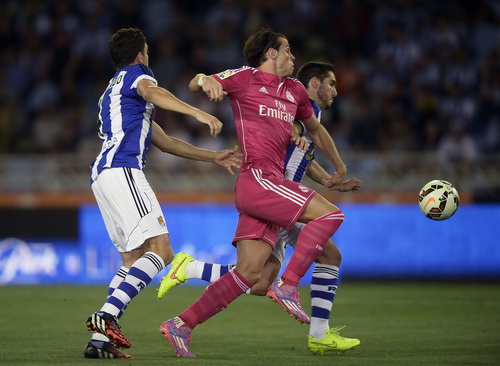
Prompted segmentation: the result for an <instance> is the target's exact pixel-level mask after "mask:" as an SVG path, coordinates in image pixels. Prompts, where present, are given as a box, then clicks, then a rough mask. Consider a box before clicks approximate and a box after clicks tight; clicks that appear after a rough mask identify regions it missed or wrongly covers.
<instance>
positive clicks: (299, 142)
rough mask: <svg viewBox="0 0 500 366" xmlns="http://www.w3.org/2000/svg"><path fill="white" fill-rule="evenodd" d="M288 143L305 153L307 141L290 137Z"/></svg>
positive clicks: (298, 137) (297, 137)
mask: <svg viewBox="0 0 500 366" xmlns="http://www.w3.org/2000/svg"><path fill="white" fill-rule="evenodd" d="M290 143H291V144H295V146H297V148H299V149H300V150H301V151H304V152H306V151H307V148H308V146H309V144H308V143H307V141H306V140H304V139H303V138H302V137H300V136H292V137H290Z"/></svg>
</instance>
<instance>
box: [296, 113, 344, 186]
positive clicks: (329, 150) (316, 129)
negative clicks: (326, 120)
mask: <svg viewBox="0 0 500 366" xmlns="http://www.w3.org/2000/svg"><path fill="white" fill-rule="evenodd" d="M303 122H304V124H305V126H306V128H307V131H308V132H309V136H310V137H311V139H312V140H313V142H314V143H315V144H316V145H317V146H318V147H319V148H320V149H321V150H322V151H323V153H324V154H325V155H326V157H327V158H328V159H329V160H330V161H331V162H332V164H333V166H334V167H335V173H334V174H333V175H332V177H331V178H330V182H331V184H332V187H335V186H336V185H337V184H341V183H342V182H343V181H344V179H345V176H346V172H347V168H346V165H345V164H344V162H343V161H342V158H341V157H340V154H339V152H338V150H337V147H336V146H335V143H334V142H333V140H332V137H331V136H330V134H329V133H328V131H327V130H326V128H325V127H324V126H323V125H322V124H320V123H319V122H318V120H317V119H316V117H315V116H314V115H312V116H311V117H310V118H308V119H304V120H303Z"/></svg>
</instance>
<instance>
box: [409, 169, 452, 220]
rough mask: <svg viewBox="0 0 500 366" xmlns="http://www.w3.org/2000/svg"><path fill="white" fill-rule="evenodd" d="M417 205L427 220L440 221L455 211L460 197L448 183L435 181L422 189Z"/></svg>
mask: <svg viewBox="0 0 500 366" xmlns="http://www.w3.org/2000/svg"><path fill="white" fill-rule="evenodd" d="M418 204H419V206H420V209H421V210H422V212H423V213H424V215H425V216H427V217H428V218H429V219H432V220H438V221H442V220H446V219H449V218H450V217H452V216H453V214H454V213H455V212H456V211H457V209H458V205H459V204H460V197H459V196H458V192H457V190H456V189H455V187H453V185H452V184H451V183H450V182H447V181H445V180H441V179H436V180H431V181H430V182H428V183H427V184H426V185H424V186H423V187H422V189H421V190H420V194H419V199H418Z"/></svg>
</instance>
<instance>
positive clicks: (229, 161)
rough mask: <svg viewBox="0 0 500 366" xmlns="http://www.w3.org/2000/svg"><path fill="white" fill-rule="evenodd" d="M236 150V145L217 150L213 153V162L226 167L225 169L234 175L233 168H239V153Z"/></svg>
mask: <svg viewBox="0 0 500 366" xmlns="http://www.w3.org/2000/svg"><path fill="white" fill-rule="evenodd" d="M237 151H238V145H235V146H234V147H233V148H232V149H225V150H222V151H218V152H217V153H216V155H215V159H214V163H215V164H217V165H219V166H222V167H224V168H226V169H227V171H228V172H229V173H230V174H231V175H234V171H233V168H238V169H239V168H241V156H242V155H241V154H240V153H239V152H237Z"/></svg>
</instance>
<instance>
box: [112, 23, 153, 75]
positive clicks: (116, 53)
mask: <svg viewBox="0 0 500 366" xmlns="http://www.w3.org/2000/svg"><path fill="white" fill-rule="evenodd" d="M145 45H146V37H145V36H144V34H143V33H142V31H141V30H140V29H137V28H122V29H120V30H118V31H117V32H115V33H114V34H113V35H112V36H111V38H110V40H109V44H108V47H109V53H110V54H111V59H112V60H113V64H114V65H115V68H116V69H117V70H119V69H121V68H124V67H125V66H128V65H130V64H131V63H132V62H133V61H134V59H135V56H137V54H138V53H139V52H143V51H144V46H145Z"/></svg>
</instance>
